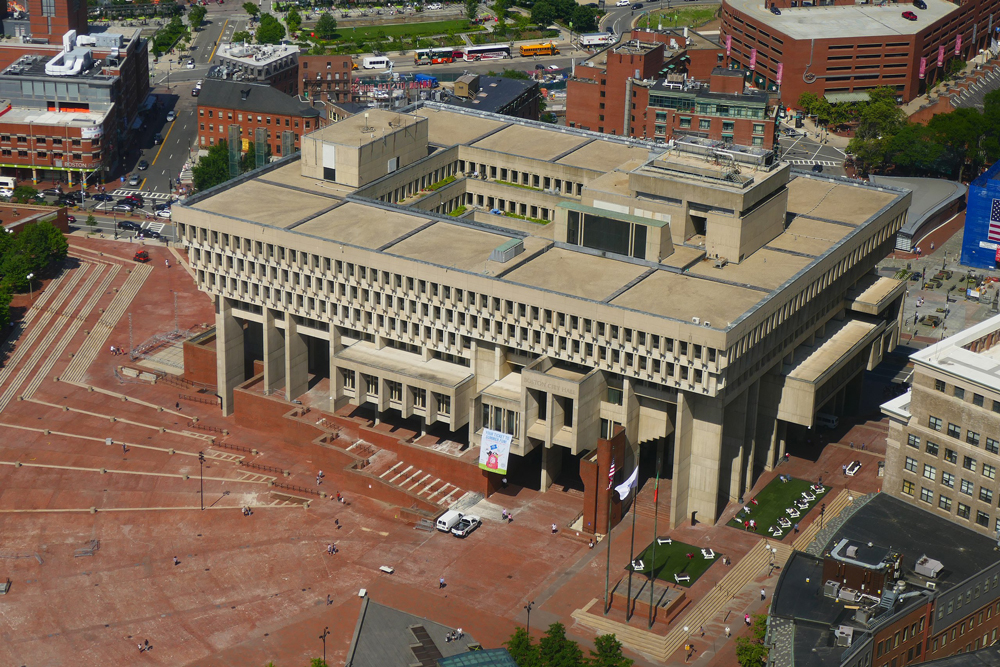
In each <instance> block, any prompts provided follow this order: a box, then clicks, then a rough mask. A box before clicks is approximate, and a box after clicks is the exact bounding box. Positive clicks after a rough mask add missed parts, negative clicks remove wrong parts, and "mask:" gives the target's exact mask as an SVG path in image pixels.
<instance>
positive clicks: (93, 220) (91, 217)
mask: <svg viewBox="0 0 1000 667" xmlns="http://www.w3.org/2000/svg"><path fill="white" fill-rule="evenodd" d="M87 226H88V227H96V226H97V218H95V217H94V214H93V213H91V214H90V215H88V216H87Z"/></svg>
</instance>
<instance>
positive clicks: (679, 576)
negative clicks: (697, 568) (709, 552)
mask: <svg viewBox="0 0 1000 667" xmlns="http://www.w3.org/2000/svg"><path fill="white" fill-rule="evenodd" d="M674 581H675V582H676V583H678V584H679V583H681V582H682V581H691V575H690V574H675V575H674Z"/></svg>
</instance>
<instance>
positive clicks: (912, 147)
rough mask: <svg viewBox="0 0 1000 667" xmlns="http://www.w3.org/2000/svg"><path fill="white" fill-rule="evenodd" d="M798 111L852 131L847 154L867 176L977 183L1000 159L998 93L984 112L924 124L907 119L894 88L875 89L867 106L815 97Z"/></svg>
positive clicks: (806, 98) (962, 112)
mask: <svg viewBox="0 0 1000 667" xmlns="http://www.w3.org/2000/svg"><path fill="white" fill-rule="evenodd" d="M799 106H800V107H802V109H804V110H805V111H806V113H809V114H810V115H815V116H816V117H817V118H818V120H819V122H820V123H821V124H826V125H833V126H854V128H855V130H854V138H853V139H851V142H850V144H849V145H848V151H849V152H850V153H851V154H852V155H853V156H854V163H855V165H856V166H857V167H858V168H859V169H860V170H861V171H862V172H864V173H872V172H875V173H878V172H886V171H893V172H896V173H904V174H911V175H921V176H943V177H948V178H952V179H955V180H959V181H961V180H965V179H967V178H974V177H975V176H976V175H978V174H979V172H980V171H981V170H982V169H983V167H984V166H985V165H988V164H991V163H992V162H994V161H996V160H997V159H1000V90H995V91H993V92H991V93H989V94H987V95H986V97H985V98H984V100H983V109H982V111H980V110H979V109H975V108H960V109H955V110H954V111H952V112H951V113H946V114H937V115H935V116H934V117H933V118H931V120H930V121H929V122H928V123H927V124H926V125H921V124H919V123H912V122H910V121H908V120H907V118H906V113H905V112H904V111H903V109H901V108H900V107H899V105H897V104H896V93H895V91H894V90H892V89H891V88H887V87H884V88H876V89H874V90H872V91H870V92H869V99H868V101H866V102H856V103H849V104H830V103H829V102H827V101H826V100H825V99H823V98H817V97H816V96H815V95H813V94H812V93H804V94H803V95H802V96H801V97H800V98H799Z"/></svg>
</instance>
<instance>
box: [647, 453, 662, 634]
mask: <svg viewBox="0 0 1000 667" xmlns="http://www.w3.org/2000/svg"><path fill="white" fill-rule="evenodd" d="M662 463H663V447H662V444H661V446H660V448H659V449H657V451H656V486H654V487H653V564H652V566H651V567H650V570H649V627H650V629H652V628H653V589H654V588H655V584H654V582H655V581H656V542H657V540H658V539H659V537H660V536H659V535H658V534H657V519H658V517H659V513H660V502H659V495H660V468H661V464H662Z"/></svg>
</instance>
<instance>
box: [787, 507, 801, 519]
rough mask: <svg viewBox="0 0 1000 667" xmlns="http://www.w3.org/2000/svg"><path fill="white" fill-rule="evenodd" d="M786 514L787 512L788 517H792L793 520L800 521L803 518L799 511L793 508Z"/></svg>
mask: <svg viewBox="0 0 1000 667" xmlns="http://www.w3.org/2000/svg"><path fill="white" fill-rule="evenodd" d="M785 512H787V513H788V516H790V517H792V518H793V519H798V518H799V517H800V516H801V515H800V514H799V511H798V510H797V509H793V508H791V507H789V508H788V509H786V510H785Z"/></svg>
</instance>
